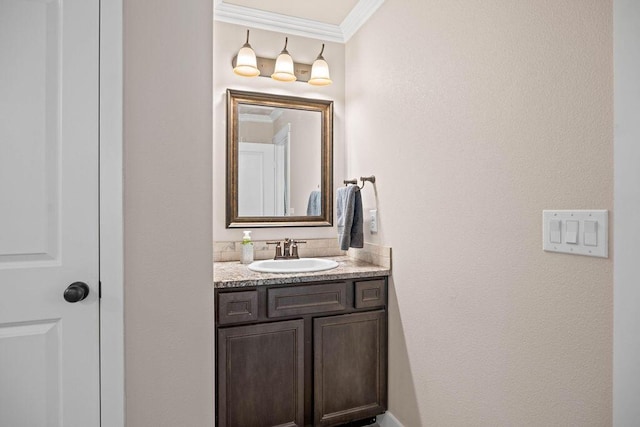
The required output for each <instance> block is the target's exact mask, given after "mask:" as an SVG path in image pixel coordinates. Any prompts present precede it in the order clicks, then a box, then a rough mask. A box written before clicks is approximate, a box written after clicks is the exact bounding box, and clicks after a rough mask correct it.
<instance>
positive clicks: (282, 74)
mask: <svg viewBox="0 0 640 427" xmlns="http://www.w3.org/2000/svg"><path fill="white" fill-rule="evenodd" d="M288 43H289V38H288V37H285V39H284V48H283V49H282V52H280V55H278V58H277V59H270V58H261V57H259V56H258V57H256V54H255V52H254V51H253V49H252V48H251V45H250V44H249V30H247V41H246V42H245V44H244V45H243V46H242V48H241V49H240V51H239V52H238V55H236V56H235V57H234V58H233V61H232V62H231V64H232V66H233V72H234V73H236V74H237V75H239V76H243V77H256V76H261V77H271V78H272V79H274V80H278V81H281V82H293V81H296V80H297V81H299V82H307V83H309V84H310V85H314V86H327V85H330V84H331V83H333V82H332V81H331V77H330V75H329V65H328V64H327V61H326V60H325V59H324V57H323V56H322V54H323V53H324V43H323V44H322V48H321V49H320V53H319V54H318V57H317V58H316V60H315V61H314V62H313V65H311V64H301V63H298V62H293V59H292V58H291V55H290V54H289V52H288V51H287V44H288Z"/></svg>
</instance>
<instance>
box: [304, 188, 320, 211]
mask: <svg viewBox="0 0 640 427" xmlns="http://www.w3.org/2000/svg"><path fill="white" fill-rule="evenodd" d="M320 199H321V197H320V191H318V190H313V191H312V192H311V194H309V201H308V202H307V216H319V215H320V213H321V211H322V209H321V208H322V203H321V200H320Z"/></svg>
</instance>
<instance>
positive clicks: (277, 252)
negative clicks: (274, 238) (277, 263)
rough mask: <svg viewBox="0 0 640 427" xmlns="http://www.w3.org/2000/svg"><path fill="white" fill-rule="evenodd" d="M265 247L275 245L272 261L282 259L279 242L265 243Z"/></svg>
mask: <svg viewBox="0 0 640 427" xmlns="http://www.w3.org/2000/svg"><path fill="white" fill-rule="evenodd" d="M267 245H276V255H275V257H273V259H278V258H281V257H282V247H281V246H280V242H267Z"/></svg>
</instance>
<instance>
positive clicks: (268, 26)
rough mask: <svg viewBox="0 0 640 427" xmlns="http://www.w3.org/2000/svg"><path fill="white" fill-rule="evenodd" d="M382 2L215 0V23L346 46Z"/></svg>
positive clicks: (370, 0)
mask: <svg viewBox="0 0 640 427" xmlns="http://www.w3.org/2000/svg"><path fill="white" fill-rule="evenodd" d="M382 3H384V0H324V1H321V2H320V1H300V0H215V2H214V12H213V17H214V19H215V20H216V21H221V22H228V23H231V24H237V25H245V26H249V27H253V28H259V29H263V30H270V31H277V32H282V33H287V34H292V35H299V36H303V37H309V38H314V39H319V40H323V41H333V42H339V43H346V42H347V41H348V40H349V38H351V36H352V35H353V34H355V32H356V31H357V30H358V29H359V28H360V27H361V26H362V25H363V24H364V23H365V22H366V21H367V19H369V17H370V16H371V15H372V14H373V13H374V12H375V11H376V10H377V9H378V7H380V5H382Z"/></svg>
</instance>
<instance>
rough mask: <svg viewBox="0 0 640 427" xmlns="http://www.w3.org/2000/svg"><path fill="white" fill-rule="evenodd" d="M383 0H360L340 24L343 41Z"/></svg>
mask: <svg viewBox="0 0 640 427" xmlns="http://www.w3.org/2000/svg"><path fill="white" fill-rule="evenodd" d="M382 3H384V0H360V1H359V2H358V3H357V4H356V5H355V6H354V8H353V9H351V12H349V14H348V15H347V16H346V17H345V18H344V21H342V23H341V24H340V28H341V29H342V38H343V43H346V42H348V41H349V39H350V38H351V36H353V35H354V34H355V33H356V32H357V31H358V30H359V29H360V27H362V26H363V25H364V23H365V22H367V20H368V19H369V18H371V15H373V13H374V12H375V11H376V10H378V8H379V7H380V6H382Z"/></svg>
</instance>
